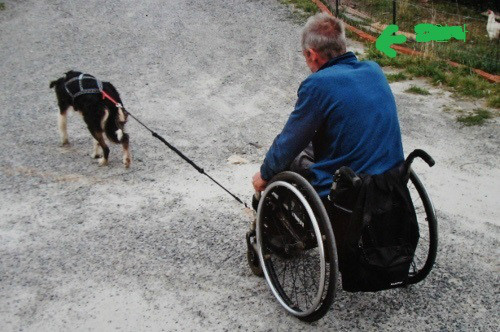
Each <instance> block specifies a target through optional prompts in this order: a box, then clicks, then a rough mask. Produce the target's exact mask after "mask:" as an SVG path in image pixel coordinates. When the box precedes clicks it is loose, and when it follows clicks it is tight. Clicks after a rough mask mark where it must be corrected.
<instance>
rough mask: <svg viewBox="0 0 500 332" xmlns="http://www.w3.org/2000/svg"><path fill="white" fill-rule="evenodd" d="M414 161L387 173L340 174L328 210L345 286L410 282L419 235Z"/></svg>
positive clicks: (380, 286) (366, 288) (347, 288)
mask: <svg viewBox="0 0 500 332" xmlns="http://www.w3.org/2000/svg"><path fill="white" fill-rule="evenodd" d="M408 167H409V164H408V163H407V162H403V163H402V164H401V165H399V166H398V167H395V168H393V169H391V170H389V171H387V172H385V173H383V174H379V175H364V174H361V175H359V176H358V175H357V174H355V173H354V172H353V171H352V170H351V169H349V168H348V167H342V168H341V169H339V170H338V171H337V172H336V173H335V177H334V184H333V186H332V190H331V192H330V195H329V200H330V202H329V204H328V205H329V207H328V210H329V213H330V218H331V219H332V227H333V230H334V233H335V237H336V241H337V247H338V248H337V249H338V252H339V269H340V272H341V274H342V287H343V289H344V290H345V291H349V292H358V291H379V290H383V289H389V288H395V287H401V286H404V285H406V284H407V280H408V272H409V269H410V265H411V263H412V261H413V256H414V253H415V249H416V247H417V242H418V239H419V230H418V223H417V218H416V215H415V209H414V206H413V203H412V200H411V197H410V193H409V191H408V188H407V183H408V174H409V171H408V169H409V168H408Z"/></svg>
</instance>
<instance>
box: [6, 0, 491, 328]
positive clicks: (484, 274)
mask: <svg viewBox="0 0 500 332" xmlns="http://www.w3.org/2000/svg"><path fill="white" fill-rule="evenodd" d="M300 28H301V25H300V20H298V19H297V17H296V16H294V15H292V14H291V12H290V9H289V8H287V7H285V6H283V5H281V4H280V3H279V2H278V1H275V0H268V1H245V0H227V1H201V0H183V1H160V0H151V1H117V0H108V1H96V0H91V1H74V0H72V1H62V0H61V1H55V0H54V1H48V0H37V1H35V0H19V1H6V10H4V11H1V12H0V45H1V47H0V59H1V62H0V76H1V77H2V79H1V80H0V91H1V93H0V128H1V134H2V135H1V140H0V192H1V196H0V327H1V330H3V331H17V330H28V331H49V330H50V331H54V330H60V331H68V330H88V329H92V330H115V329H117V330H127V331H137V330H166V331H175V330H179V331H186V330H187V331H189V330H235V329H242V330H258V331H265V330H286V331H289V330H302V329H311V330H315V329H317V330H321V331H323V330H326V329H328V330H344V331H349V330H369V331H384V330H394V331H403V330H404V331H408V330H415V331H449V330H458V331H471V330H481V331H495V330H497V328H498V326H499V325H500V324H499V323H500V322H499V312H500V310H499V296H498V285H499V283H500V280H499V273H498V272H499V261H498V248H499V233H500V232H499V230H500V227H499V226H500V221H499V220H500V204H498V197H499V191H500V190H499V188H500V183H499V182H500V181H499V179H500V168H499V166H498V165H499V159H500V158H499V146H500V145H499V143H500V139H499V125H498V124H499V123H498V120H490V121H489V122H488V123H487V124H486V125H484V126H482V127H474V128H468V127H467V128H465V127H461V126H460V125H459V124H458V123H457V122H456V121H455V115H454V114H450V113H447V112H443V108H444V107H445V106H448V108H449V107H452V108H453V107H469V108H472V107H476V106H477V105H475V104H474V103H473V102H467V101H456V100H454V99H453V98H452V96H450V93H449V92H446V91H444V90H441V89H439V88H435V87H430V86H428V85H427V84H426V83H425V82H424V81H418V80H417V81H413V82H411V84H415V83H417V84H419V85H421V86H426V87H427V88H428V89H430V91H431V93H432V95H431V96H426V97H421V96H414V95H410V94H406V93H404V92H403V91H404V90H405V89H406V88H408V86H409V85H410V82H400V83H394V84H393V85H392V87H393V90H394V93H395V95H396V99H397V103H398V106H399V112H400V120H401V126H402V131H403V136H404V137H403V139H404V145H405V151H406V153H409V152H410V151H411V150H412V149H414V148H417V147H418V148H423V149H425V150H427V151H428V152H429V153H430V154H431V155H432V156H434V157H435V159H436V161H437V164H436V166H435V167H434V168H432V169H429V168H427V167H426V166H425V165H424V164H423V163H422V162H418V165H416V170H417V172H419V173H420V174H421V175H422V176H421V177H422V179H423V180H424V181H425V183H426V185H427V187H428V191H429V193H430V194H431V196H432V198H433V199H434V204H435V206H436V209H437V214H438V217H439V231H440V238H439V240H440V247H439V252H438V259H437V262H436V265H435V269H434V270H433V271H432V272H431V274H430V276H429V277H428V278H427V279H426V280H424V281H423V282H422V283H420V284H418V285H415V286H412V287H409V288H407V289H399V290H391V291H384V292H379V293H374V294H369V293H364V294H350V293H345V292H343V291H340V292H339V294H338V296H337V300H336V302H335V303H334V305H333V306H332V309H331V311H330V312H329V313H328V314H327V315H326V316H325V318H323V319H322V320H320V321H319V322H316V323H314V324H305V323H302V322H301V321H299V320H297V319H295V318H294V317H292V316H290V315H288V314H286V313H285V311H284V310H283V309H282V308H281V307H280V306H279V304H278V303H277V301H275V299H274V298H273V296H272V294H271V292H270V291H269V289H268V287H267V285H266V283H265V281H264V280H263V279H260V278H257V277H255V276H253V275H252V274H251V272H250V270H249V269H248V268H247V265H246V259H245V251H246V245H245V241H244V235H245V232H246V231H247V227H248V221H249V218H248V216H247V215H245V214H244V212H243V210H242V208H241V206H240V205H238V203H237V202H235V201H233V200H232V199H231V197H230V196H228V195H226V194H225V193H224V192H223V191H221V190H220V189H219V188H218V187H216V186H214V185H213V184H212V183H211V182H209V181H208V180H207V179H206V178H205V177H203V176H201V175H199V174H198V173H197V172H196V171H195V170H194V169H192V168H190V166H189V165H187V164H186V163H184V162H183V161H182V160H181V159H180V158H178V157H177V156H176V155H174V154H173V153H172V152H170V151H169V150H167V149H166V148H165V147H164V146H163V145H162V144H161V143H160V142H159V141H157V140H155V139H154V138H152V137H151V136H150V134H149V133H148V132H147V131H145V130H143V129H142V128H141V127H140V126H139V125H138V124H137V123H135V122H134V121H133V120H130V121H129V123H128V125H127V129H128V132H129V133H130V136H131V150H132V155H133V161H132V166H131V168H130V169H128V170H126V169H124V168H123V166H122V164H121V158H120V147H119V146H116V145H113V146H111V150H112V151H111V159H110V165H109V166H108V167H98V166H97V163H96V162H95V161H94V160H93V159H91V158H90V156H89V154H90V152H91V148H92V144H91V138H90V135H89V134H88V132H87V130H86V128H85V125H84V123H83V121H82V120H81V119H80V117H79V116H76V115H75V114H71V115H70V117H69V135H70V142H71V146H70V147H67V148H63V147H60V146H59V137H58V131H57V120H56V119H57V104H56V99H55V95H54V93H53V92H52V91H50V90H49V88H48V84H49V81H50V80H53V79H55V78H57V77H59V76H61V74H62V73H63V72H65V71H67V70H69V69H79V70H81V71H85V72H88V73H91V74H93V75H96V76H97V77H99V78H101V79H104V80H109V81H111V82H113V83H114V85H115V86H116V87H117V88H118V90H119V91H120V93H121V95H122V99H123V101H124V103H125V106H126V107H127V109H128V110H129V111H130V112H132V113H133V114H135V115H136V116H139V117H140V118H141V119H142V120H143V121H144V122H145V123H147V124H149V125H151V126H152V127H153V128H154V129H156V130H157V131H158V133H160V134H161V135H164V136H165V137H166V138H167V139H168V140H170V141H171V142H172V143H173V144H174V145H176V146H177V147H178V148H179V149H181V150H182V151H183V152H185V154H186V155H188V156H189V157H191V158H193V159H194V160H195V161H196V162H198V163H199V164H200V165H202V166H203V167H204V168H205V170H206V171H207V172H208V173H209V174H211V175H212V176H214V177H215V178H217V179H218V180H219V181H220V182H222V183H224V184H225V185H227V186H228V187H230V188H231V189H232V190H233V191H235V192H236V193H237V194H238V195H240V196H242V197H245V199H246V200H247V201H249V197H250V195H251V194H252V189H251V186H250V178H251V176H252V175H253V173H254V172H255V171H256V170H257V169H258V167H259V164H260V162H261V161H262V158H263V156H264V153H265V151H266V148H267V147H268V146H269V145H270V144H271V142H272V140H273V138H274V137H275V135H276V134H277V133H278V131H279V129H280V128H281V127H282V126H283V124H284V122H285V121H286V118H287V115H288V114H289V112H290V111H291V110H292V108H293V105H294V102H295V96H296V90H297V88H298V86H299V83H300V82H301V80H303V79H304V78H305V77H306V76H307V75H308V72H307V68H306V65H305V63H304V60H303V59H302V55H301V53H300V46H299V33H300ZM350 46H351V47H353V48H354V49H357V50H362V47H361V46H360V45H359V44H357V43H354V42H350ZM235 154H236V155H240V156H242V157H244V158H245V159H247V160H249V163H248V164H243V165H232V164H228V163H227V162H226V160H227V158H228V157H229V156H231V155H235ZM495 326H497V327H496V328H495Z"/></svg>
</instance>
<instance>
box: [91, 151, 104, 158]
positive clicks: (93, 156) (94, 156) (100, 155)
mask: <svg viewBox="0 0 500 332" xmlns="http://www.w3.org/2000/svg"><path fill="white" fill-rule="evenodd" d="M90 157H92V158H94V159H100V158H102V154H99V153H95V152H92V153H91V154H90Z"/></svg>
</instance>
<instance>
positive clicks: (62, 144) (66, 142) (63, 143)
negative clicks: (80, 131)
mask: <svg viewBox="0 0 500 332" xmlns="http://www.w3.org/2000/svg"><path fill="white" fill-rule="evenodd" d="M68 146H69V141H68V140H67V139H66V140H64V141H62V142H61V147H68Z"/></svg>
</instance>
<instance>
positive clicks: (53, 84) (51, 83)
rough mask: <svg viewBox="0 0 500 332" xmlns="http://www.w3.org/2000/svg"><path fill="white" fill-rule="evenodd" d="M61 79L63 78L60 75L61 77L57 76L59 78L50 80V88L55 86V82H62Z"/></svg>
mask: <svg viewBox="0 0 500 332" xmlns="http://www.w3.org/2000/svg"><path fill="white" fill-rule="evenodd" d="M62 81H64V78H62V77H61V78H59V79H57V80H55V81H52V82H50V85H49V87H50V88H51V89H52V88H53V87H55V86H56V85H57V84H59V82H62Z"/></svg>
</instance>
